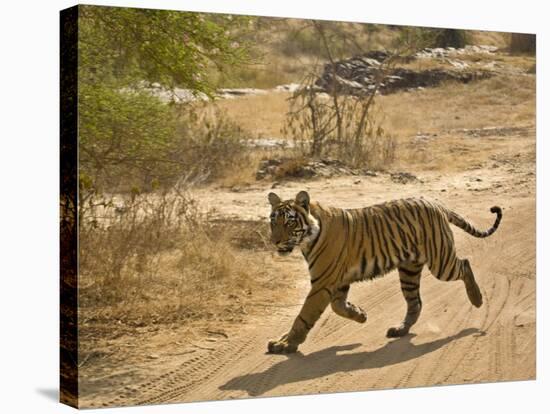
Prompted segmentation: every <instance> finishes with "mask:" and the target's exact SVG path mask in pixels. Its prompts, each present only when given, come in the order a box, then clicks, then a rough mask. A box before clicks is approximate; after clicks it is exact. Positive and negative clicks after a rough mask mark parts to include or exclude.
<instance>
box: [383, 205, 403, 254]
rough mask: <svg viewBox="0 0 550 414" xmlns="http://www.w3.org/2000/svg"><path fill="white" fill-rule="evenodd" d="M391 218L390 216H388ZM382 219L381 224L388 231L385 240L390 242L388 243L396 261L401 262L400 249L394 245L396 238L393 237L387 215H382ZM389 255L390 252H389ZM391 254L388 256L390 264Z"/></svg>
mask: <svg viewBox="0 0 550 414" xmlns="http://www.w3.org/2000/svg"><path fill="white" fill-rule="evenodd" d="M390 217H391V216H390ZM381 219H382V223H384V224H385V225H386V228H387V230H388V233H389V235H388V236H387V237H386V238H389V240H390V243H391V245H392V247H393V249H394V251H395V255H396V256H397V259H398V260H401V249H400V248H399V246H398V245H397V244H396V243H395V242H396V241H397V237H395V234H394V232H393V230H392V228H391V223H390V218H388V216H387V215H384V216H382V217H381ZM399 244H403V243H399ZM390 253H391V252H390ZM391 256H392V255H391V254H390V262H391Z"/></svg>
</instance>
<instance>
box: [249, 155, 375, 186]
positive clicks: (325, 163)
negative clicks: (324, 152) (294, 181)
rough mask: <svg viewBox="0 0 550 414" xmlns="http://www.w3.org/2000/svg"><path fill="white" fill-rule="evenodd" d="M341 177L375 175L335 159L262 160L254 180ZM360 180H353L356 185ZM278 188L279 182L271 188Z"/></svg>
mask: <svg viewBox="0 0 550 414" xmlns="http://www.w3.org/2000/svg"><path fill="white" fill-rule="evenodd" d="M341 175H355V176H371V177H372V176H376V175H377V174H376V173H375V172H373V171H370V170H368V169H366V168H351V167H349V166H347V165H346V164H344V163H343V162H342V161H340V160H337V159H331V158H326V159H317V160H308V161H301V160H296V159H294V158H281V159H268V160H263V161H262V162H261V163H260V165H259V167H258V171H257V172H256V179H257V180H262V179H264V178H266V177H268V176H271V177H277V178H287V179H288V178H300V179H309V178H314V177H324V178H330V177H334V176H341ZM359 182H361V180H355V181H354V183H355V184H358V183H359ZM277 186H279V182H276V183H274V184H273V186H272V188H275V187H277Z"/></svg>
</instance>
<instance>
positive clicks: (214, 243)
mask: <svg viewBox="0 0 550 414" xmlns="http://www.w3.org/2000/svg"><path fill="white" fill-rule="evenodd" d="M131 213H132V212H130V211H127V212H125V213H124V214H122V215H120V216H119V217H118V218H116V219H115V223H113V224H112V225H110V226H106V227H102V228H97V227H96V228H90V227H87V226H84V227H82V226H81V228H80V233H81V240H82V242H81V245H80V250H81V253H85V256H86V260H85V261H83V262H82V264H81V274H80V281H79V320H80V325H79V326H80V335H81V338H90V341H91V340H92V339H93V338H94V337H97V336H98V334H99V333H101V335H100V336H102V337H117V336H119V335H122V334H124V333H128V332H132V331H133V330H134V329H135V328H136V327H144V326H149V327H151V326H155V325H158V324H172V323H177V324H185V323H189V322H192V321H194V320H211V321H216V320H224V321H240V320H241V319H242V317H243V315H244V313H245V310H244V308H243V306H244V305H245V304H246V303H247V300H249V299H250V297H251V295H252V294H253V293H257V291H261V292H263V290H265V289H270V288H273V283H275V284H276V283H278V282H276V281H274V282H269V283H268V282H266V278H267V277H268V275H267V274H266V273H264V272H262V270H261V269H262V266H261V264H259V263H257V261H258V260H261V258H260V256H257V255H256V256H255V255H251V254H249V253H250V252H258V251H260V250H265V249H266V246H267V240H268V236H267V226H266V225H265V223H263V222H240V221H237V222H231V221H213V220H211V219H209V218H208V217H207V216H202V215H197V216H196V217H193V218H192V219H191V221H186V222H181V221H166V220H165V221H164V224H162V223H160V222H159V220H158V217H159V216H162V214H163V213H162V211H161V210H160V209H158V210H154V211H152V212H150V213H148V214H146V215H143V216H141V215H140V214H138V215H137V218H135V217H134V218H128V217H130V216H131ZM151 221H154V222H155V226H148V225H147V224H148V223H150V222H151ZM116 223H118V224H116ZM121 223H123V224H121ZM144 223H145V224H144ZM111 233H116V234H111ZM136 233H139V236H138V237H136ZM157 233H158V234H157ZM107 241H109V244H107V245H106V246H104V248H101V245H105V244H106V242H107ZM159 245H160V247H159ZM122 246H124V248H123V247H122ZM105 248H107V250H108V252H107V254H106V252H105ZM243 249H244V250H243ZM121 251H126V253H125V254H122V253H120V252H121ZM109 252H111V253H112V254H115V255H117V256H120V258H119V260H116V261H111V260H108V257H107V256H109ZM115 262H116V263H115ZM119 264H120V266H119ZM90 341H85V342H86V344H87V346H88V347H93V341H92V342H90Z"/></svg>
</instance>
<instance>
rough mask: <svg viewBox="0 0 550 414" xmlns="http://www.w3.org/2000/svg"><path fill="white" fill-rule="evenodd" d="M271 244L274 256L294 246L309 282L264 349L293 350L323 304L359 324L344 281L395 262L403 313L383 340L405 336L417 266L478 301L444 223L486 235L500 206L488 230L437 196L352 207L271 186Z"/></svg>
mask: <svg viewBox="0 0 550 414" xmlns="http://www.w3.org/2000/svg"><path fill="white" fill-rule="evenodd" d="M268 200H269V203H270V204H271V214H270V226H271V236H270V238H271V243H273V244H274V245H275V247H276V250H277V252H278V254H280V255H282V256H285V255H288V254H290V253H291V252H292V251H293V249H294V248H295V247H296V246H299V247H300V249H301V252H302V255H303V257H304V259H305V260H306V262H307V265H308V268H309V274H310V278H311V280H310V282H311V288H310V291H309V293H308V295H307V297H306V299H305V302H304V304H303V305H302V308H301V310H300V312H299V314H298V316H297V317H296V318H295V320H294V322H293V324H292V326H291V328H290V330H289V331H288V332H287V333H286V334H284V335H283V336H282V337H280V338H279V339H277V340H271V341H269V342H268V346H267V348H268V353H273V354H281V353H294V352H296V351H297V349H298V346H299V345H300V344H302V343H303V342H304V341H305V339H306V336H307V334H308V332H309V331H310V330H311V329H312V328H313V326H314V325H315V323H316V322H317V320H318V319H319V317H320V316H321V314H322V313H323V312H324V311H325V309H326V308H327V307H328V305H329V304H330V306H331V308H332V310H333V311H334V313H336V314H337V315H339V316H341V317H344V318H348V319H351V320H353V321H356V322H359V323H365V322H366V321H367V313H366V312H365V311H364V310H363V309H361V308H360V307H359V306H356V305H354V304H352V303H350V302H348V300H347V297H348V293H349V290H350V284H352V283H355V282H359V281H364V280H371V279H374V278H376V277H381V276H383V275H385V274H387V273H388V272H390V271H391V270H394V269H396V268H397V270H398V273H399V282H400V285H401V291H402V293H403V296H404V298H405V301H406V304H407V311H406V314H405V317H404V319H403V320H402V322H401V323H400V324H399V325H398V326H392V327H390V328H389V329H388V330H387V333H386V336H387V337H388V338H396V337H402V336H404V335H407V334H408V333H409V331H410V329H411V327H412V326H413V325H414V324H415V323H416V322H417V321H418V318H419V316H420V312H421V310H422V300H421V298H420V291H419V288H420V276H421V273H422V269H423V267H424V265H427V267H428V268H429V270H430V272H431V273H432V274H433V275H434V276H435V277H436V278H437V279H439V280H442V281H446V282H449V281H456V280H462V282H463V283H464V286H465V290H466V294H467V297H468V298H469V300H470V302H471V303H472V305H473V306H475V307H477V308H479V307H480V306H481V305H482V304H483V298H482V295H481V291H480V288H479V286H478V284H477V282H476V279H475V277H474V273H473V271H472V268H471V266H470V262H469V261H468V259H460V258H458V257H457V254H456V251H455V243H454V238H453V233H452V231H451V227H450V224H453V225H455V226H457V227H459V228H461V229H462V230H464V231H465V232H467V233H469V234H471V235H472V236H474V237H478V238H484V237H488V236H490V235H491V234H493V233H494V232H495V231H496V230H497V228H498V226H499V224H500V222H501V220H502V209H501V208H500V207H491V209H490V211H491V213H493V214H496V219H495V222H494V224H493V226H492V227H491V228H489V229H488V230H486V231H480V230H478V229H476V228H475V227H474V226H473V225H472V224H470V223H469V222H468V221H466V220H465V219H464V218H463V217H461V216H460V215H458V214H457V213H455V212H454V211H451V210H449V209H448V208H446V207H445V206H444V205H442V204H441V203H439V202H436V201H430V200H428V199H425V198H406V199H405V198H403V199H398V200H393V201H388V202H385V203H381V204H376V205H372V206H368V207H365V208H357V209H341V208H335V207H324V206H322V205H321V204H319V203H317V202H311V201H310V197H309V194H308V193H307V192H306V191H300V192H299V193H298V194H297V195H296V197H295V198H294V199H290V200H285V201H283V200H281V198H280V197H279V196H278V195H277V194H275V193H273V192H271V193H269V194H268Z"/></svg>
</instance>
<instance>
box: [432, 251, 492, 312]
mask: <svg viewBox="0 0 550 414" xmlns="http://www.w3.org/2000/svg"><path fill="white" fill-rule="evenodd" d="M430 270H431V271H432V274H434V275H435V276H436V277H437V278H438V279H439V280H443V281H445V282H449V281H453V280H462V281H463V282H464V286H465V287H466V294H467V295H468V299H470V302H471V303H472V305H474V306H475V307H476V308H479V307H480V306H481V305H483V297H482V296H481V291H480V289H479V286H478V284H477V282H476V279H475V277H474V272H473V271H472V267H471V266H470V262H469V261H468V259H459V258H458V257H456V255H455V254H454V252H451V254H449V255H448V258H447V260H441V261H439V262H436V263H434V264H432V265H430Z"/></svg>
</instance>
